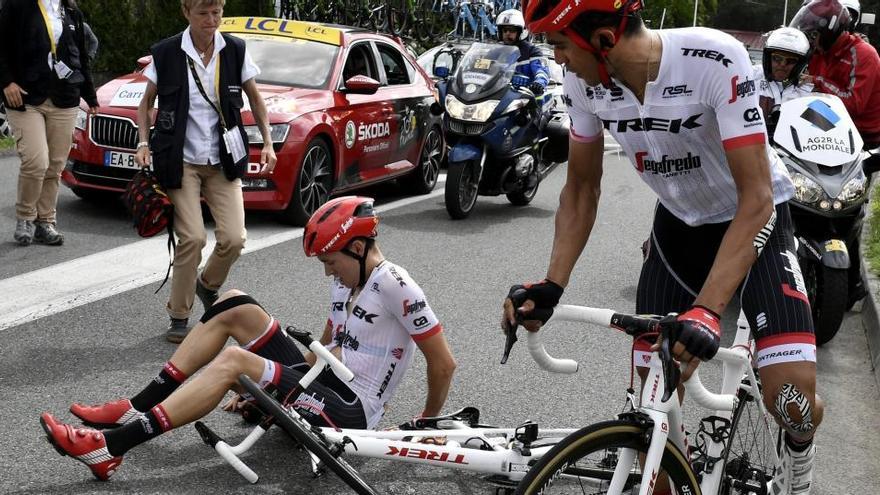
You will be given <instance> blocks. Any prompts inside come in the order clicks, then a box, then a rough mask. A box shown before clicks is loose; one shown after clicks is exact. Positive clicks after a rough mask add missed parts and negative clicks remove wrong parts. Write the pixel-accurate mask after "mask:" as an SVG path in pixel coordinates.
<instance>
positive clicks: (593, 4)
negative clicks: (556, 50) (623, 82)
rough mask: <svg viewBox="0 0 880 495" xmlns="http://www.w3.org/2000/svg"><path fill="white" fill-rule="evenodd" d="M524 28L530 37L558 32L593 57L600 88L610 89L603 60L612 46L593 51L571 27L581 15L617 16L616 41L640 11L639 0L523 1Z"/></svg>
mask: <svg viewBox="0 0 880 495" xmlns="http://www.w3.org/2000/svg"><path fill="white" fill-rule="evenodd" d="M522 5H523V12H524V14H525V21H526V25H527V26H528V28H529V30H530V31H531V32H533V33H547V32H550V33H553V32H559V33H562V34H563V35H565V36H567V37H568V38H569V39H571V40H572V42H574V43H575V44H576V45H577V46H578V47H580V48H581V49H583V50H586V51H588V52H590V53H592V54H593V55H594V56H595V57H596V60H597V61H598V70H599V79H600V81H601V82H602V85H603V86H605V87H607V88H610V87H612V86H613V84H612V83H611V77H610V75H609V74H608V67H607V66H606V64H605V59H606V57H607V56H608V51H609V50H611V48H613V46H609V45H605V44H603V45H602V46H601V47H600V48H598V49H596V48H594V47H593V45H591V44H590V43H589V40H588V39H587V37H586V33H582V32H579V30H578V29H574V28H573V27H572V23H573V22H575V20H576V19H577V18H578V17H579V16H580V15H581V14H588V13H600V14H601V13H605V14H619V15H620V22H619V24H618V25H617V28H616V29H615V31H614V37H615V39H619V38H620V36H621V35H622V34H623V32H624V30H625V29H626V25H627V22H628V21H629V19H630V17H633V16H634V15H636V14H637V13H638V12H639V11H640V10H642V0H523V3H522Z"/></svg>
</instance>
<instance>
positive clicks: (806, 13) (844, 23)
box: [789, 0, 850, 51]
mask: <svg viewBox="0 0 880 495" xmlns="http://www.w3.org/2000/svg"><path fill="white" fill-rule="evenodd" d="M849 24H850V15H849V10H847V9H846V8H844V7H843V5H841V4H840V2H839V1H838V0H809V1H808V2H806V3H805V4H804V5H803V6H802V7H801V8H800V10H798V12H797V14H795V16H794V18H792V20H791V23H789V27H793V28H795V29H798V30H800V31H801V32H802V33H804V34H806V35H807V38H808V39H809V40H810V41H811V42H816V43H817V44H818V46H819V47H821V48H822V50H825V51H827V50H829V49H831V46H832V45H834V42H835V41H837V38H839V37H840V35H841V34H842V33H843V32H844V31H846V30H847V29H848V28H849Z"/></svg>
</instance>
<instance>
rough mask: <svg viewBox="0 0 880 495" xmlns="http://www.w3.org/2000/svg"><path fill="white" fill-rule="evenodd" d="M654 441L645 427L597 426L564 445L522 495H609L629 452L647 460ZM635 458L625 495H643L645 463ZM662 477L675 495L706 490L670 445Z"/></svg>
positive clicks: (535, 471) (537, 469)
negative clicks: (619, 465) (609, 489)
mask: <svg viewBox="0 0 880 495" xmlns="http://www.w3.org/2000/svg"><path fill="white" fill-rule="evenodd" d="M649 441H650V435H649V432H648V431H647V429H646V428H645V427H644V426H639V425H636V424H633V423H632V422H631V421H627V420H614V421H605V422H602V423H597V424H595V425H592V426H588V427H586V428H582V429H580V430H578V431H576V432H574V433H572V434H571V435H569V436H567V437H565V438H564V439H562V441H561V442H559V443H558V444H556V446H554V447H553V448H552V449H551V450H550V451H549V452H547V454H545V455H544V456H543V457H541V458H540V459H539V460H538V462H537V463H535V465H534V466H533V467H532V468H531V469H530V470H529V472H528V473H527V474H526V476H525V478H523V480H522V481H520V483H519V485H518V486H517V489H516V494H517V495H538V494H549V493H553V494H566V493H572V494H575V493H577V494H583V493H591V494H601V493H607V490H608V485H609V484H610V483H611V479H612V476H613V475H614V470H615V468H616V467H617V465H618V462H619V461H620V458H621V456H622V455H623V452H622V451H621V449H632V450H635V451H636V453H638V454H640V456H643V455H644V454H646V453H647V452H648V446H649ZM640 456H633V457H632V458H631V459H632V460H631V463H632V465H630V466H626V468H627V469H628V472H629V476H628V477H627V479H626V481H625V483H624V487H623V489H624V490H623V493H638V490H639V487H638V485H639V484H640V483H641V479H642V469H641V466H640V464H639V457H640ZM660 467H661V473H665V474H666V475H667V477H668V478H669V481H670V484H671V485H672V486H673V487H674V488H675V490H676V492H675V493H699V490H700V487H699V483H697V479H696V477H695V476H694V473H693V471H691V469H690V467H689V465H688V462H687V459H686V458H685V456H684V454H682V453H681V451H680V450H678V448H677V447H676V446H675V445H673V444H672V442H670V441H667V442H666V449H665V451H664V452H663V459H662V460H661V462H660Z"/></svg>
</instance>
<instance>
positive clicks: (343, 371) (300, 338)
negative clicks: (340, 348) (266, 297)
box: [285, 327, 354, 382]
mask: <svg viewBox="0 0 880 495" xmlns="http://www.w3.org/2000/svg"><path fill="white" fill-rule="evenodd" d="M285 332H287V335H289V336H290V337H292V338H293V339H294V340H296V341H297V342H299V343H300V344H302V345H304V346H305V347H307V348H308V349H309V350H310V351H312V352H314V353H315V356H317V357H318V362H320V361H324V363H326V364H327V365H328V366H330V369H332V370H333V373H335V374H336V376H337V377H339V379H340V380H342V381H344V382H350V381H352V380H354V373H353V372H352V371H351V370H350V369H348V367H346V366H345V365H344V364H343V363H342V361H340V360H339V359H338V358H337V357H336V356H334V355H333V353H332V352H330V351H329V350H328V349H327V348H326V347H324V346H323V345H322V344H321V343H320V342H319V341H317V340H315V339H313V338H312V335H311V334H310V333H309V332H303V331H301V330H297V329H296V328H294V327H287V329H285ZM318 362H316V363H315V364H316V365H317V364H318ZM321 368H323V366H322V367H321ZM319 369H320V368H319Z"/></svg>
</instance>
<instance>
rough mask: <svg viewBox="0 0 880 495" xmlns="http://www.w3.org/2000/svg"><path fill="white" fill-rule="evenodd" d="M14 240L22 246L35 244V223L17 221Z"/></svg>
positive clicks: (13, 235)
mask: <svg viewBox="0 0 880 495" xmlns="http://www.w3.org/2000/svg"><path fill="white" fill-rule="evenodd" d="M12 238H13V239H15V242H17V243H19V244H21V245H22V246H27V245H29V244H30V243H32V242H34V222H31V221H30V220H16V221H15V233H14V234H12Z"/></svg>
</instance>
